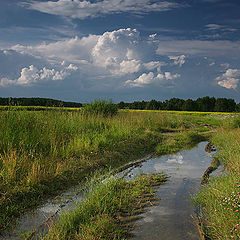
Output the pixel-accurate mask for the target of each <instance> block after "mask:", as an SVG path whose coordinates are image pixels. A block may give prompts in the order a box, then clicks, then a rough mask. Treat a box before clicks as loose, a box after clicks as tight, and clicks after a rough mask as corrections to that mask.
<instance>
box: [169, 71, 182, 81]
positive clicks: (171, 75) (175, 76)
mask: <svg viewBox="0 0 240 240" xmlns="http://www.w3.org/2000/svg"><path fill="white" fill-rule="evenodd" d="M179 77H181V75H180V74H178V73H175V74H171V73H170V72H165V78H166V79H167V80H173V79H176V78H179Z"/></svg>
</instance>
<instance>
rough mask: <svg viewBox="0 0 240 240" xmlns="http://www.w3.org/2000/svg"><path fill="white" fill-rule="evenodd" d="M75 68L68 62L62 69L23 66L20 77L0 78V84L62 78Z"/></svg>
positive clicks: (27, 83)
mask: <svg viewBox="0 0 240 240" xmlns="http://www.w3.org/2000/svg"><path fill="white" fill-rule="evenodd" d="M77 69H78V68H77V67H76V66H74V65H73V64H70V65H69V66H67V67H65V68H64V69H62V70H55V69H48V68H46V67H43V68H42V69H40V70H39V69H38V68H37V67H35V66H33V65H30V66H29V67H25V68H23V69H22V70H21V73H20V77H19V78H17V79H15V80H11V79H8V78H1V80H0V86H2V87H3V86H7V85H31V84H33V83H36V82H39V81H51V80H52V81H57V80H63V79H65V78H66V77H68V76H69V75H71V72H72V71H76V70H77Z"/></svg>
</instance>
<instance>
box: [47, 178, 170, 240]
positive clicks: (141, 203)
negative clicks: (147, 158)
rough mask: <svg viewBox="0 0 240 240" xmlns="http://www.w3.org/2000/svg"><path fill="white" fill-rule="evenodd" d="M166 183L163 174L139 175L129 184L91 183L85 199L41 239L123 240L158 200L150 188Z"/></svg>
mask: <svg viewBox="0 0 240 240" xmlns="http://www.w3.org/2000/svg"><path fill="white" fill-rule="evenodd" d="M165 181H166V177H165V176H164V175H162V174H155V175H140V176H138V177H136V178H135V179H134V180H131V181H129V182H127V181H126V180H124V179H123V178H111V177H110V178H107V179H106V180H105V181H104V182H100V181H97V182H96V181H94V182H92V183H91V184H90V187H89V192H88V193H87V194H86V199H85V200H84V201H82V202H80V203H79V204H78V206H77V208H76V209H74V210H72V211H69V212H67V213H65V214H63V215H62V216H61V217H60V219H59V220H58V221H57V222H56V223H55V224H54V225H52V226H51V227H50V231H49V233H48V234H47V236H45V237H44V239H45V240H50V239H54V240H67V239H73V240H74V239H84V240H91V239H99V240H100V239H106V240H109V239H125V238H127V237H128V236H129V230H130V229H131V227H132V225H131V222H133V221H134V219H136V215H137V214H139V213H141V212H143V211H144V208H145V207H147V206H151V205H153V204H154V202H155V201H156V200H157V199H156V197H154V195H155V194H154V190H153V188H152V187H153V186H159V185H161V184H162V183H163V182H165Z"/></svg>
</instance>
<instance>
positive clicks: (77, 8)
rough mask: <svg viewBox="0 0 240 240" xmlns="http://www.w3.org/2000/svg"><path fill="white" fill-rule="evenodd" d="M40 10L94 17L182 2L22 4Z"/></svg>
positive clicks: (111, 0)
mask: <svg viewBox="0 0 240 240" xmlns="http://www.w3.org/2000/svg"><path fill="white" fill-rule="evenodd" d="M22 5H23V6H27V7H28V8H30V9H34V10H37V11H40V12H44V13H48V14H54V15H61V16H67V17H71V18H79V19H85V18H88V17H91V18H94V17H98V16H101V15H104V14H118V13H123V12H131V13H136V14H145V13H149V12H162V11H169V10H172V9H175V8H180V7H183V6H184V5H183V4H179V3H174V2H172V1H166V0H165V1H152V0H102V1H101V0H100V1H95V2H92V1H86V0H58V1H31V2H25V3H23V4H22Z"/></svg>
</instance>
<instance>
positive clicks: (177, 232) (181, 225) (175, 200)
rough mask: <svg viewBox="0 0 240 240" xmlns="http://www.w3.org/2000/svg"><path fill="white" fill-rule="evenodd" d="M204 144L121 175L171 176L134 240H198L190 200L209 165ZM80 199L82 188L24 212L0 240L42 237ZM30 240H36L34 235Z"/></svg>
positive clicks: (143, 163)
mask: <svg viewBox="0 0 240 240" xmlns="http://www.w3.org/2000/svg"><path fill="white" fill-rule="evenodd" d="M206 144H207V142H201V143H199V144H198V145H197V146H196V147H194V148H193V149H191V150H183V151H180V152H178V153H177V154H173V155H165V156H162V157H159V158H150V159H149V158H148V159H145V160H144V161H140V162H141V163H140V164H137V166H133V165H130V166H131V167H130V168H127V169H125V170H124V171H123V172H122V173H121V174H124V175H125V177H126V178H127V179H130V178H133V177H134V176H136V175H137V174H138V173H156V172H162V171H164V173H166V174H167V175H168V176H170V178H169V180H168V182H167V183H166V184H164V185H162V186H161V187H160V188H159V189H158V190H157V194H158V195H159V198H160V199H161V200H160V202H159V205H158V206H154V207H150V208H148V211H147V212H146V213H144V214H142V215H141V216H142V218H141V219H140V220H138V221H137V223H136V228H135V230H134V232H133V233H134V235H135V237H134V238H133V239H148V240H153V239H165V240H173V239H174V240H178V239H179V240H183V239H188V240H192V239H194V240H197V239H200V238H199V233H198V230H197V227H196V226H195V225H194V223H193V218H192V216H193V215H194V211H195V209H194V206H192V204H191V199H190V198H191V195H193V194H194V193H196V192H197V191H198V189H199V187H200V182H201V177H202V175H203V173H204V171H205V170H206V168H207V167H208V166H209V165H210V163H211V161H212V158H211V154H210V153H207V152H205V150H204V148H205V146H206ZM214 174H216V173H214ZM82 197H83V194H82V187H81V186H76V187H74V188H71V189H69V190H68V191H67V192H65V193H63V194H61V195H60V196H58V197H56V198H53V199H50V200H48V202H46V203H45V204H44V205H42V206H40V207H39V208H37V209H35V210H33V211H30V212H27V213H26V214H25V215H23V216H22V217H21V218H19V219H18V221H17V224H16V226H14V229H13V230H11V232H6V233H4V235H2V236H0V239H2V240H6V239H24V237H23V235H22V234H23V233H26V232H28V233H29V232H31V231H36V230H37V232H38V235H41V234H42V233H43V232H44V231H46V229H47V226H48V224H49V222H51V221H53V220H54V219H56V218H57V217H58V216H59V215H60V214H61V212H63V211H65V210H67V209H68V208H70V207H74V206H75V204H74V202H77V201H79V200H81V199H82ZM32 239H36V235H35V236H34V237H33V238H32Z"/></svg>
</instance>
